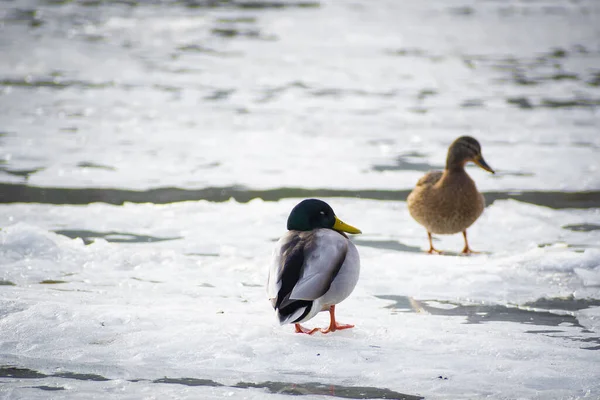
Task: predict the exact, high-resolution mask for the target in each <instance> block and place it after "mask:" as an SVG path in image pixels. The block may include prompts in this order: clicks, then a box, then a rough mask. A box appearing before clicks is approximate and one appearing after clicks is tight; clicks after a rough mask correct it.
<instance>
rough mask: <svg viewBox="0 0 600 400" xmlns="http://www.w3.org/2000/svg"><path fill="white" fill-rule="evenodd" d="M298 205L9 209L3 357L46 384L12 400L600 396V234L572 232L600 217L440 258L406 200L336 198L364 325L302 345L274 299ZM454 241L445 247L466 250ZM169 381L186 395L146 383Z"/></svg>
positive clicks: (550, 215) (527, 225)
mask: <svg viewBox="0 0 600 400" xmlns="http://www.w3.org/2000/svg"><path fill="white" fill-rule="evenodd" d="M295 202H296V200H295V199H288V200H283V201H280V202H276V203H273V202H263V201H261V200H255V201H252V202H250V203H247V204H239V203H236V202H226V203H210V202H204V201H201V202H186V203H176V204H169V205H151V204H139V205H138V204H126V205H125V206H109V205H104V204H92V205H89V206H48V205H26V204H21V205H11V206H4V207H3V208H2V213H1V214H0V215H1V219H0V223H1V224H2V226H4V227H5V228H3V230H2V231H1V232H0V243H1V244H2V247H1V250H0V265H2V266H3V267H2V274H3V276H2V278H3V279H4V283H5V284H7V285H14V286H3V288H2V291H1V292H0V293H1V297H0V299H1V302H2V319H1V320H0V328H1V329H2V333H3V334H2V344H1V346H0V354H2V359H3V360H5V361H4V363H5V364H9V365H17V366H19V367H20V368H27V369H29V370H31V371H36V372H38V373H43V374H45V375H48V376H46V377H43V378H37V379H33V378H32V379H15V380H8V381H7V382H5V384H4V387H3V389H2V390H3V393H6V394H8V396H9V397H10V396H15V397H17V398H19V397H22V398H36V397H37V398H45V396H47V393H45V392H44V391H40V390H39V389H31V387H35V386H40V385H44V386H50V387H55V388H64V389H65V390H66V393H67V394H62V393H64V392H62V393H59V392H55V393H58V396H61V395H64V396H66V397H71V396H73V397H80V398H86V397H88V396H91V397H102V396H105V395H106V394H111V393H112V394H114V395H119V396H120V395H121V394H123V395H130V396H132V397H137V396H149V397H152V396H154V397H156V398H163V397H166V396H175V397H180V396H182V397H190V398H198V397H210V396H213V397H215V398H217V397H220V396H229V395H232V396H235V397H237V396H240V397H243V398H265V396H266V394H265V390H264V389H240V388H236V387H235V385H237V384H238V383H239V382H254V383H257V382H258V383H261V382H280V383H283V384H284V385H285V386H287V387H288V388H289V387H290V386H291V385H293V384H296V385H300V384H306V383H310V382H318V383H322V384H324V385H340V386H349V387H352V386H362V387H373V388H382V389H383V388H387V389H390V390H393V391H395V392H399V393H406V394H411V395H420V396H425V397H426V398H440V399H453V398H468V397H470V398H481V397H485V396H490V397H491V398H540V399H541V398H543V399H548V398H557V399H558V398H586V396H587V398H596V397H597V395H598V393H599V390H600V383H599V382H600V381H599V380H598V369H597V365H598V361H599V357H600V355H599V354H600V353H599V352H598V350H599V349H600V334H599V333H598V332H599V331H600V307H599V306H600V300H599V299H598V290H599V289H598V288H599V287H600V246H598V243H600V230H595V231H591V232H580V231H577V230H570V229H565V228H564V227H565V226H570V225H571V226H579V225H581V224H582V223H584V222H585V223H586V224H594V225H596V226H600V213H599V212H598V210H584V211H557V210H551V209H546V208H542V207H537V206H531V205H528V204H524V203H519V202H515V201H499V202H496V203H494V204H493V205H492V206H490V207H488V209H487V210H486V213H485V214H484V216H483V217H482V219H481V220H480V221H479V222H478V223H477V224H476V225H475V226H474V227H473V229H471V230H470V236H471V243H472V245H473V246H474V247H475V248H476V249H478V250H481V251H484V252H485V253H484V254H481V255H475V256H471V257H464V256H454V255H448V256H430V255H427V254H424V253H422V252H421V251H420V249H421V248H424V247H425V245H426V235H425V233H424V232H423V230H422V229H421V228H420V227H419V226H418V225H417V224H416V223H415V222H413V221H412V220H411V219H410V218H409V216H408V212H407V210H406V205H405V203H403V202H396V203H395V202H379V201H371V200H355V199H332V200H330V204H331V205H332V206H333V207H334V209H335V210H338V211H337V213H338V215H339V216H340V217H341V218H343V219H345V220H346V221H349V222H351V223H353V224H355V225H356V226H359V227H360V228H361V229H363V232H364V234H363V235H360V236H356V237H355V242H356V243H357V244H358V246H359V251H360V253H361V257H362V275H361V280H360V282H359V285H358V287H357V289H356V291H355V293H354V294H353V295H352V296H351V297H350V298H349V299H348V300H347V301H346V302H344V303H343V304H342V305H340V306H339V307H338V314H339V319H340V320H341V321H342V322H351V323H354V324H356V328H355V329H353V330H349V331H343V332H337V333H334V334H331V335H316V336H314V337H304V336H302V335H298V334H294V333H293V329H292V327H290V326H285V327H280V326H278V325H277V323H276V320H275V317H274V315H273V313H272V310H271V309H270V304H269V303H268V301H267V300H266V294H265V289H264V283H265V274H266V268H267V266H268V263H269V259H270V251H271V248H272V246H273V244H274V243H273V242H274V240H275V239H276V238H277V237H278V236H279V235H280V234H281V233H282V232H283V230H284V221H285V218H286V216H287V213H288V212H289V210H290V209H291V208H292V207H293V205H294V204H295ZM14 221H19V222H18V223H16V224H11V222H14ZM72 227H78V228H79V229H80V230H81V232H79V233H72V232H68V229H67V228H72ZM61 231H62V232H63V234H62V235H61V234H57V233H54V232H61ZM86 231H87V233H85V232H86ZM133 233H135V234H133ZM64 234H68V235H70V236H77V235H79V236H87V238H88V239H90V240H92V239H91V238H92V237H96V239H93V242H92V243H90V244H88V245H86V244H85V243H84V241H83V240H82V239H80V238H77V239H71V238H69V237H66V236H65V235H64ZM135 235H137V236H135ZM459 236H460V235H458V236H457V237H447V238H446V237H444V238H443V239H442V240H441V241H440V243H439V244H438V247H439V248H442V249H445V250H449V251H458V250H460V249H461V248H462V243H461V240H462V239H461V238H460V237H459ZM161 240H162V241H161ZM128 241H130V242H128ZM326 322H327V321H326V316H324V315H323V316H321V315H320V316H318V317H317V318H315V319H314V320H313V321H310V323H308V324H307V325H309V326H311V325H319V324H321V325H324V324H326ZM64 372H71V373H78V374H88V375H90V374H93V375H94V376H96V375H97V376H100V377H103V378H105V379H106V380H105V381H91V382H90V381H87V380H81V379H80V380H77V379H70V378H68V377H62V376H60V373H64ZM57 375H58V376H57ZM165 377H166V378H170V379H174V380H176V382H177V380H179V381H178V383H180V385H179V386H181V388H179V389H175V388H173V386H172V385H167V384H159V383H157V384H153V385H149V384H148V382H149V381H154V382H156V381H157V380H159V379H161V378H165ZM440 377H441V378H440ZM184 378H194V379H209V380H211V382H213V381H214V382H217V383H219V384H222V385H226V387H214V386H206V387H204V386H201V387H194V388H193V389H192V388H190V387H187V386H185V381H183V379H184ZM138 380H142V381H138ZM28 387H29V388H30V389H27V388H28ZM148 392H150V393H152V395H150V394H149V393H148ZM308 392H309V393H311V391H310V390H308ZM313 393H315V391H314V390H313ZM316 393H319V392H318V391H317V392H316ZM53 394H54V393H53ZM273 396H274V397H277V396H275V395H273ZM374 397H375V398H378V396H374ZM380 398H385V397H380ZM388 398H389V397H388Z"/></svg>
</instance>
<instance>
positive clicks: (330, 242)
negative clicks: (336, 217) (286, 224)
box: [267, 229, 348, 308]
mask: <svg viewBox="0 0 600 400" xmlns="http://www.w3.org/2000/svg"><path fill="white" fill-rule="evenodd" d="M275 251H276V254H275V256H274V257H273V264H272V265H271V269H270V271H269V280H268V289H267V290H268V294H269V298H270V299H271V302H272V304H273V307H275V308H284V307H286V306H287V305H289V304H291V303H293V302H294V301H297V300H306V301H312V300H315V299H318V298H319V297H321V296H323V295H324V294H325V293H326V292H327V291H328V290H329V287H330V286H331V282H333V279H334V278H335V277H336V276H337V274H338V272H339V270H340V268H341V267H342V264H343V263H344V260H345V258H346V253H347V251H348V242H347V239H346V238H345V237H344V236H342V235H340V234H339V233H337V232H335V231H333V230H330V229H319V230H317V231H311V232H288V234H287V235H286V236H284V237H283V238H282V239H281V240H280V241H279V244H278V246H277V247H276V250H275Z"/></svg>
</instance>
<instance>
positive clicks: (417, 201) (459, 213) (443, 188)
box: [407, 136, 494, 253]
mask: <svg viewBox="0 0 600 400" xmlns="http://www.w3.org/2000/svg"><path fill="white" fill-rule="evenodd" d="M469 161H472V162H474V163H476V164H477V165H479V166H480V167H481V168H483V169H485V170H487V171H490V172H492V173H493V172H494V171H493V170H492V169H491V168H490V167H489V166H488V165H487V163H486V162H485V160H484V159H483V157H482V156H481V147H480V145H479V142H477V140H475V139H474V138H472V137H469V136H462V137H460V138H458V139H456V140H455V141H454V142H453V143H452V145H451V146H450V148H449V149H448V157H447V160H446V169H445V170H444V171H443V172H442V171H432V172H429V173H427V174H426V175H425V176H423V177H422V178H421V179H419V181H418V182H417V185H416V187H415V189H414V190H413V191H412V192H411V193H410V195H409V196H408V199H407V202H408V210H409V212H410V215H411V216H412V217H413V218H414V219H415V220H416V221H417V222H418V223H419V224H421V225H423V226H424V227H425V229H427V233H428V235H429V245H430V248H429V252H430V253H432V252H438V250H436V249H435V248H434V247H433V244H432V242H431V233H437V234H446V235H449V234H454V233H459V232H463V235H464V238H465V247H464V249H463V253H470V252H472V250H471V249H470V248H469V244H468V241H467V236H466V235H467V234H466V230H467V228H468V227H470V226H471V225H472V224H473V223H474V222H475V221H476V220H477V218H479V216H480V215H481V213H482V212H483V209H484V207H485V199H484V198H483V195H481V193H479V191H478V190H477V186H476V185H475V182H474V181H473V179H471V177H470V176H469V175H468V174H467V172H466V171H465V168H464V166H465V164H466V163H467V162H469Z"/></svg>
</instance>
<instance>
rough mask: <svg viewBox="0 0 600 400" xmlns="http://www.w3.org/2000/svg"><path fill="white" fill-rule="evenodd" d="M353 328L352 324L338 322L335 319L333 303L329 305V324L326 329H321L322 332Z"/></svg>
mask: <svg viewBox="0 0 600 400" xmlns="http://www.w3.org/2000/svg"><path fill="white" fill-rule="evenodd" d="M350 328H354V325H350V324H338V323H337V321H336V320H335V305H333V306H331V307H329V326H328V327H327V329H321V332H322V333H329V332H335V331H337V330H342V329H350Z"/></svg>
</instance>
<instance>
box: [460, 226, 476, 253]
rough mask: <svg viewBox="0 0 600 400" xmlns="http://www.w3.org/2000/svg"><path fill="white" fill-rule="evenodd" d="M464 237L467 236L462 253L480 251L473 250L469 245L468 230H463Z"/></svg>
mask: <svg viewBox="0 0 600 400" xmlns="http://www.w3.org/2000/svg"><path fill="white" fill-rule="evenodd" d="M463 237H464V238H465V247H464V248H463V249H462V254H467V255H468V254H479V252H478V251H474V250H471V248H470V247H469V241H468V240H467V231H466V230H464V231H463Z"/></svg>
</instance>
